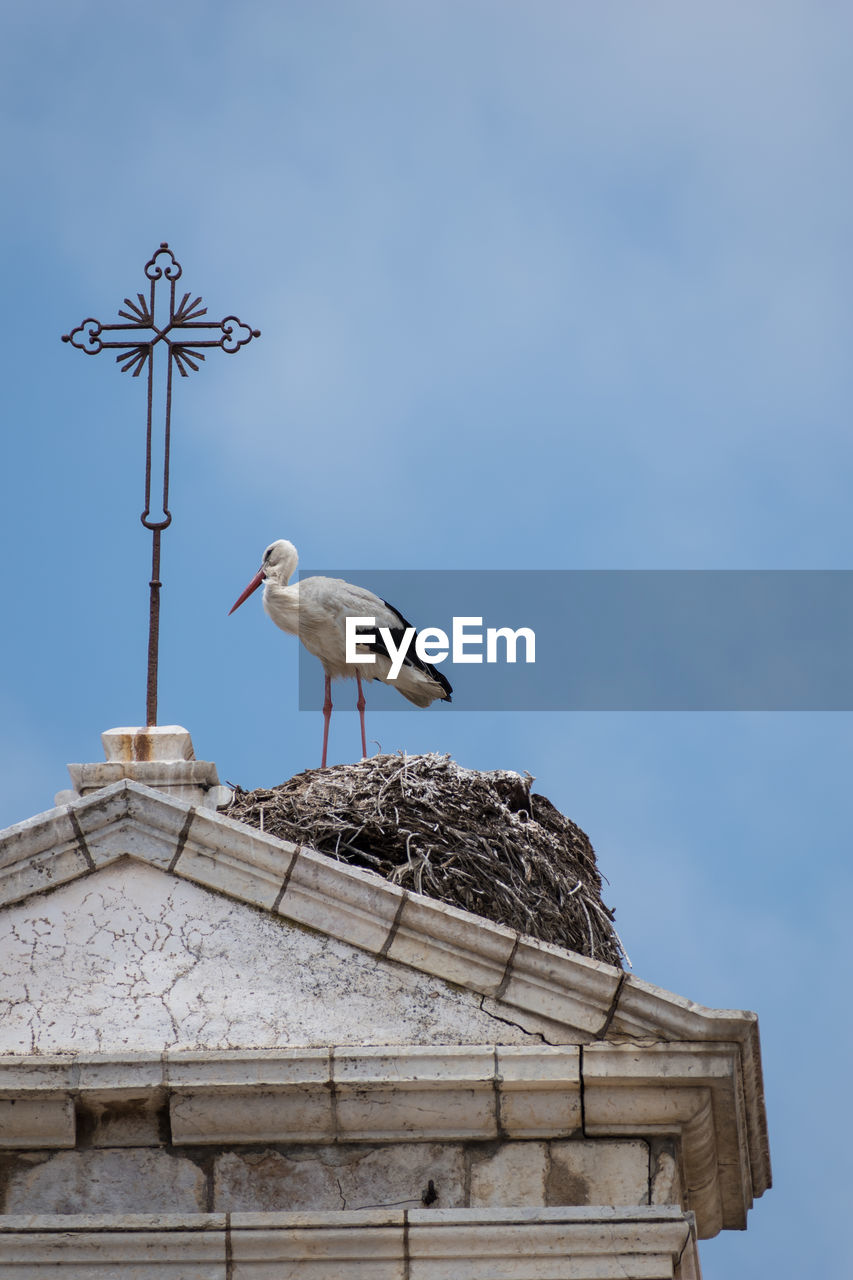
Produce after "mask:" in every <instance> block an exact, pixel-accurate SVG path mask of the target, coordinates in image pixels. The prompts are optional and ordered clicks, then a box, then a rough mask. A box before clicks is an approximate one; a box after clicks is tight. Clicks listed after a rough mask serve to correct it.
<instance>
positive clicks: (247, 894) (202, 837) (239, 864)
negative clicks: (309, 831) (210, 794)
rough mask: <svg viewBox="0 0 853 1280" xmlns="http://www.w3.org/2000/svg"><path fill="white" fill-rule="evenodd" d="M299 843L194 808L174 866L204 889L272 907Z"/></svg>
mask: <svg viewBox="0 0 853 1280" xmlns="http://www.w3.org/2000/svg"><path fill="white" fill-rule="evenodd" d="M297 847H298V846H297V845H295V844H291V843H290V842H289V841H287V840H279V839H277V838H276V837H273V836H264V835H261V834H260V833H259V832H256V831H253V830H252V829H251V828H250V827H247V826H246V825H245V824H244V823H241V822H234V821H232V820H231V819H230V818H226V817H223V816H222V815H221V814H217V813H211V812H202V811H200V810H196V812H195V815H194V817H193V820H192V823H191V824H190V827H189V830H188V833H187V836H186V839H185V841H184V845H183V848H182V850H181V852H180V856H179V857H178V860H177V862H176V863H175V866H174V870H175V874H176V875H179V876H181V877H182V878H183V879H186V880H192V881H193V882H194V883H195V884H200V885H203V886H204V887H205V888H206V889H213V890H217V891H218V892H220V893H226V894H228V896H229V897H231V898H238V899H239V900H240V901H243V902H250V903H252V904H253V905H255V906H259V907H264V908H266V909H267V910H269V909H270V908H271V907H272V906H273V905H274V903H275V901H276V899H277V898H278V895H279V893H280V892H281V888H282V885H283V884H284V881H285V878H286V876H287V874H288V872H289V871H290V867H291V863H292V862H293V859H294V857H295V856H296V852H297Z"/></svg>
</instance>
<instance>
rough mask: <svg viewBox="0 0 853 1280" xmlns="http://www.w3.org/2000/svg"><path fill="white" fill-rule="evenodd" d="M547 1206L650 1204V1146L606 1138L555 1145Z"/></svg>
mask: <svg viewBox="0 0 853 1280" xmlns="http://www.w3.org/2000/svg"><path fill="white" fill-rule="evenodd" d="M547 1203H548V1204H550V1205H602V1204H611V1205H641V1204H648V1203H649V1148H648V1145H647V1144H646V1143H645V1142H629V1141H625V1142H620V1141H608V1140H607V1139H606V1138H600V1139H595V1140H592V1141H580V1140H575V1141H572V1142H552V1143H551V1167H550V1170H549V1173H548V1185H547Z"/></svg>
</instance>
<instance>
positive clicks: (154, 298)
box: [62, 241, 261, 725]
mask: <svg viewBox="0 0 853 1280" xmlns="http://www.w3.org/2000/svg"><path fill="white" fill-rule="evenodd" d="M181 274H182V268H181V264H180V263H179V262H178V260H177V258H176V257H175V255H174V254H173V253H172V251H171V249H170V248H169V246H168V244H167V243H166V242H165V241H163V243H162V244H161V245H160V248H159V249H158V250H157V251H156V253H155V254H154V255H153V257H152V258H151V259H150V261H148V262H146V264H145V275H146V276H147V277H148V280H149V281H150V282H151V283H150V289H149V291H148V296H147V297H146V295H145V294H143V293H137V295H136V298H137V301H135V302H134V301H131V299H130V298H125V300H124V304H125V307H126V308H127V310H126V311H122V310H120V311H119V312H118V314H119V315H120V316H121V317H122V322H120V323H117V324H101V322H100V321H99V320H93V319H91V318H89V319H87V320H84V321H83V323H82V324H79V325H78V326H77V328H76V329H72V330H71V332H70V333H64V334H63V335H62V341H63V342H70V343H71V345H72V346H73V347H77V348H78V350H80V351H85V352H86V355H89V356H94V355H97V354H98V352H99V351H104V350H107V349H110V348H112V349H113V350H115V351H116V353H117V354H116V357H115V358H116V362H117V363H118V364H119V365H121V371H122V373H127V372H128V370H130V371H131V372H132V374H133V377H134V378H137V377H139V374H140V373H141V372H142V370H143V369H144V368H146V366H147V368H148V427H147V432H146V437H145V510H144V511H143V512H142V516H141V517H140V518H141V520H142V523H143V524H144V526H145V528H146V529H150V530H151V533H152V541H153V545H152V556H151V581H150V583H149V588H150V608H149V624H148V695H147V702H146V723H147V724H149V725H154V724H156V723H157V663H158V652H159V640H160V586H161V583H160V534H161V533H162V532H163V530H164V529H166V528H168V526H169V525H170V524H171V523H172V513H171V512H170V510H169V448H170V442H171V415H172V369H173V367H177V370H178V373H180V375H181V377H183V378H186V377H188V375H189V372H190V370H192V371H193V372H196V371H197V370H198V369H199V368H200V362H201V361H202V360H204V359H205V354H204V350H203V348H206V347H220V348H221V349H222V350H223V351H226V352H227V353H228V354H229V355H233V354H234V352H235V351H239V349H240V347H243V346H245V345H246V343H247V342H251V341H252V338H259V337H260V336H261V331H260V329H250V328H249V326H248V325H246V324H243V322H242V321H241V320H238V319H237V317H236V316H226V317H225V319H224V320H219V321H215V320H202V319H201V318H200V317H202V316H205V315H206V314H207V307H203V306H202V305H201V298H200V297H197V298H193V299H192V300H191V299H190V295H189V293H185V294H184V295H183V297H182V298H181V299H180V301H179V302H178V303H177V305H176V301H175V299H176V285H177V282H178V280H179V279H180V277H181ZM166 282H168V292H167V291H166V289H165V283H166ZM158 286H160V287H159V288H158ZM166 292H167V297H166V298H164V296H163V295H164V293H166ZM167 305H168V310H167V309H166V306H167ZM103 335H109V336H108V337H105V336H103ZM158 344H162V346H161V351H164V352H165V354H166V370H165V373H166V394H165V405H164V411H163V437H162V440H163V445H162V453H163V488H162V496H161V500H160V502H159V503H158V505H157V509H156V510H155V513H154V517H155V518H153V519H152V513H151V456H152V421H153V415H154V349H155V347H157V346H158Z"/></svg>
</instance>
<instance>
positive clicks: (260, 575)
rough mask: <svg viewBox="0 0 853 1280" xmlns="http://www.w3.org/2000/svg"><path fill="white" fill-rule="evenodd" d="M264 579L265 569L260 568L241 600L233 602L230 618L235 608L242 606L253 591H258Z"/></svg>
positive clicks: (229, 613)
mask: <svg viewBox="0 0 853 1280" xmlns="http://www.w3.org/2000/svg"><path fill="white" fill-rule="evenodd" d="M263 580H264V571H263V569H259V570H258V572H257V573H256V574H255V576H254V578H253V579H252V581H251V582H250V583H249V585H248V587H247V588H246V590H245V591H244V592H243V594H242V595H241V596H240V598H239V600H235V602H234V604H232V606H231V608H230V609H229V610H228V616H229V618H230V617H231V614H232V613H233V612H234V610H235V609H239V608H240V605H241V604H242V603H243V601H244V600H248V599H249V596H250V595H251V594H252V592H253V591H257V589H258V587H259V586H260V585H261V583H262V582H263Z"/></svg>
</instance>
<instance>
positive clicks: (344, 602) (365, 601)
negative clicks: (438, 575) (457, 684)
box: [229, 538, 453, 769]
mask: <svg viewBox="0 0 853 1280" xmlns="http://www.w3.org/2000/svg"><path fill="white" fill-rule="evenodd" d="M298 562H299V555H298V553H297V550H296V547H294V545H293V543H292V542H288V541H287V540H286V539H285V538H279V540H278V541H277V542H272V543H270V545H269V546H268V547H267V549H266V551H265V552H264V558H263V562H262V563H261V567H260V569H259V570H258V572H257V573H256V574H255V576H254V578H252V581H251V582H250V583H249V585H248V586H247V587H246V590H245V591H244V592H243V594H242V595H241V596H240V598H239V599H238V600H237V601H235V603H234V604H233V605H232V606H231V609H230V610H229V614H231V613H233V612H234V610H235V609H239V607H240V605H241V604H242V603H243V601H244V600H248V598H249V596H250V595H251V594H252V592H253V591H256V590H257V589H258V587H259V586H260V585H261V583H263V584H264V609H265V610H266V612H267V613H268V614H269V616H270V617H271V618H272V620H273V622H274V623H275V625H276V626H277V627H281V629H282V631H286V632H287V633H288V635H291V636H299V639H300V640H301V641H302V643H303V644H304V645H305V648H306V649H307V650H308V652H309V653H313V654H314V656H315V657H317V658H319V659H320V661H321V663H322V664H323V670H324V671H325V673H326V697H325V700H324V702H323V762H322V764H321V766H320V767H321V768H322V769H325V767H326V751H327V748H328V744H329V721H330V719H331V715H332V681H333V680H338V679H340V678H341V677H349V678H350V679H351V678H352V677H353V676H355V678H356V682H357V684H358V701H357V703H356V706H357V707H358V713H359V716H360V717H361V752H362V755H363V756H366V755H367V738H366V735H365V729H364V690H363V689H362V687H361V681H362V678H364V679H365V680H382V681H383V683H385V684H391V685H393V687H394V688H395V689H397V690H398V691H399V692H400V693H402V695H403V697H404V698H408V700H409V702H413V703H414V704H415V706H416V707H428V706H429V704H430V703H431V702H435V701H436V699H439V698H440V699H442V700H443V701H445V702H450V695H451V693H452V692H453V690H452V689H451V686H450V684H449V682H448V680H447V679H446V678H445V677H444V676H443V675H442V674H441V672H440V671H437V670H436V669H435V667H432V666H430V665H429V663H427V662H422V661H421V659H420V658H419V657H418V656H417V654H416V653H415V646H414V643H410V644H409V647H408V649H407V651H406V657H405V659H404V661H403V665H402V667H401V668H400V672H399V675H398V676H397V677H396V678H395V679H390V678H389V672H390V670H391V661H392V660H391V655H390V654H389V651H388V649H387V647H386V645H385V644H384V642H383V640H382V638H381V635H380V632H379V629H380V628H381V627H384V628H387V629H388V631H390V633H391V638H392V641H393V644H394V645H395V646H396V647H397V648H398V649H399V646H400V642H401V640H402V639H403V637H404V635H405V632H406V630H407V628H411V623H409V622H407V621H406V619H405V618H404V617H403V616H402V614H400V613H398V612H397V610H396V609H394V608H392V606H391V605H390V604H388V603H387V601H385V600H380V598H379V596H375V595H374V594H373V592H372V591H367V590H365V588H364V587H355V586H353V585H352V583H351V582H345V581H344V580H343V578H322V577H313V578H303V579H302V580H301V581H300V582H295V583H294V584H293V586H288V585H287V584H288V582H289V581H290V579H291V577H292V576H293V573H294V572H295V570H296V566H297V564H298ZM348 617H350V618H365V617H367V618H374V619H375V635H374V637H373V639H372V640H371V639H370V635H369V633H368V635H367V636H362V635H359V637H358V652H360V653H372V654H373V657H374V660H373V662H370V661H366V662H347V661H346V621H345V620H346V618H348Z"/></svg>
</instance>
